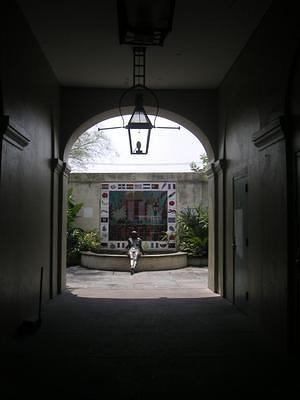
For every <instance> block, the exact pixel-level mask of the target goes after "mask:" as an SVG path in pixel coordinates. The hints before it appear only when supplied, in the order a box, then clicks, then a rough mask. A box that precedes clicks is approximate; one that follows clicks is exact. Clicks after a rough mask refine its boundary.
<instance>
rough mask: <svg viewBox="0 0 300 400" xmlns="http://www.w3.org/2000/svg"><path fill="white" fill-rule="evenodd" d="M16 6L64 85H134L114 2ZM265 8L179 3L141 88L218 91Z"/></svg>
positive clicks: (24, 1)
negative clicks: (120, 35)
mask: <svg viewBox="0 0 300 400" xmlns="http://www.w3.org/2000/svg"><path fill="white" fill-rule="evenodd" d="M141 1H142V0H141ZM153 1H159V0H153ZM19 3H20V5H21V7H22V9H23V12H24V14H25V16H26V18H27V20H28V22H29V24H30V26H31V28H32V31H33V32H34V34H35V36H36V38H37V40H38V42H39V43H40V46H41V48H42V49H43V51H44V53H45V55H46V57H47V59H48V60H49V63H50V65H51V66H52V68H53V70H54V72H55V74H56V76H57V78H58V80H59V82H60V83H61V84H62V85H64V86H87V87H103V88H124V87H128V86H131V85H132V52H131V48H130V47H129V46H127V45H120V44H119V37H118V20H117V7H116V1H113V0H98V1H96V0H95V1H92V0H76V1H74V0H73V1H71V0H42V1H41V0H19ZM270 4H271V0H255V1H254V0H209V1H202V0H198V1H197V0H177V1H176V6H175V13H174V20H173V30H172V32H171V33H169V35H168V36H167V38H166V40H165V44H164V46H163V47H151V48H148V49H147V63H146V66H147V70H146V84H147V86H149V87H152V88H167V89H178V88H180V89H184V88H185V89H205V88H216V87H218V85H219V84H220V83H221V81H222V79H223V78H224V76H225V75H226V73H227V71H228V70H229V68H230V67H231V65H232V64H233V62H234V61H235V59H236V58H237V56H238V55H239V53H240V52H241V50H242V49H243V47H244V46H245V44H246V42H247V40H248V39H249V37H250V36H251V34H252V33H253V31H254V30H255V28H256V27H257V25H258V23H259V22H260V20H261V18H262V17H263V15H264V13H265V12H266V10H267V9H268V7H269V5H270Z"/></svg>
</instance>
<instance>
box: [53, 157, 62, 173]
mask: <svg viewBox="0 0 300 400" xmlns="http://www.w3.org/2000/svg"><path fill="white" fill-rule="evenodd" d="M63 167H64V162H63V161H62V160H60V159H59V158H54V159H52V171H53V172H54V173H56V174H57V175H59V174H60V173H61V172H62V171H63Z"/></svg>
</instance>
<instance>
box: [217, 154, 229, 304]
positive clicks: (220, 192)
mask: <svg viewBox="0 0 300 400" xmlns="http://www.w3.org/2000/svg"><path fill="white" fill-rule="evenodd" d="M214 171H215V180H216V191H217V193H216V199H215V206H216V210H215V212H216V215H217V218H216V220H215V224H216V226H215V231H216V235H217V240H216V243H217V244H216V256H215V257H216V264H217V267H216V269H217V273H218V278H217V292H218V293H219V294H220V295H221V296H223V297H224V296H225V295H226V294H225V249H226V246H225V225H226V215H225V199H226V197H225V160H223V159H220V160H218V161H216V162H215V163H214Z"/></svg>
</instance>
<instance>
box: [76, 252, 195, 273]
mask: <svg viewBox="0 0 300 400" xmlns="http://www.w3.org/2000/svg"><path fill="white" fill-rule="evenodd" d="M187 265H188V263H187V253H184V252H176V253H168V254H146V255H144V256H142V257H140V258H139V260H138V265H137V269H136V270H137V272H138V271H160V270H170V269H178V268H184V267H187ZM81 266H82V267H85V268H93V269H101V270H108V271H129V259H128V256H127V254H97V253H92V252H81Z"/></svg>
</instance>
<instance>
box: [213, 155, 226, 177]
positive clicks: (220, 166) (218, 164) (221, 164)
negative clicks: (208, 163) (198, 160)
mask: <svg viewBox="0 0 300 400" xmlns="http://www.w3.org/2000/svg"><path fill="white" fill-rule="evenodd" d="M225 168H226V160H224V159H223V158H220V159H219V160H217V161H215V162H214V169H215V173H216V174H219V173H220V172H223V171H224V170H225Z"/></svg>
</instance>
